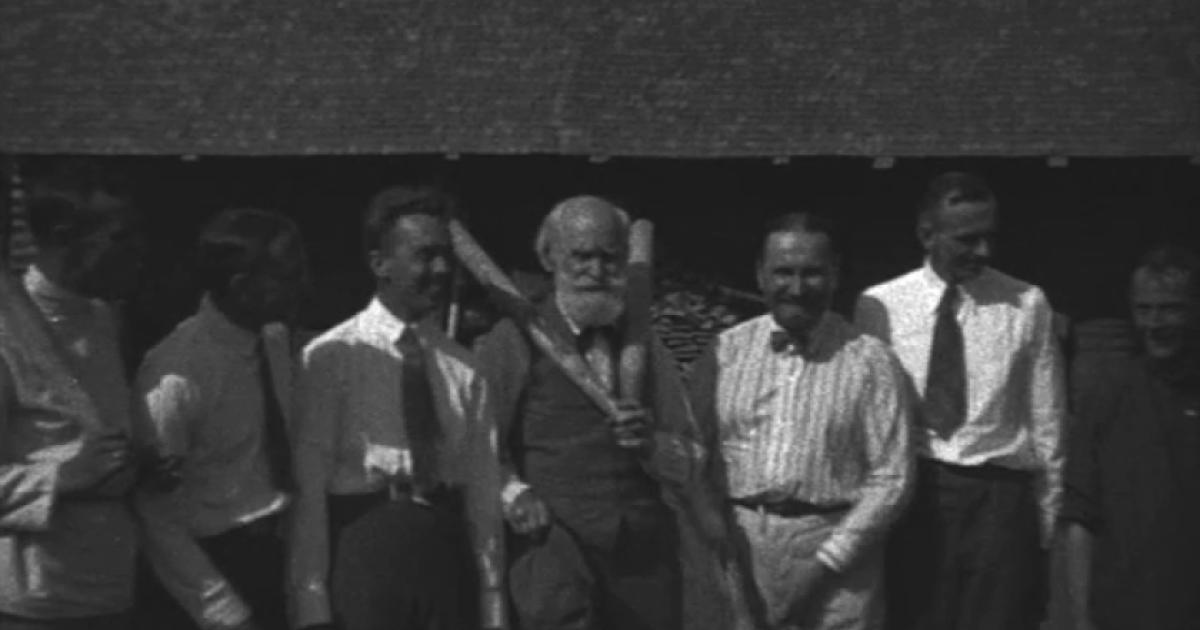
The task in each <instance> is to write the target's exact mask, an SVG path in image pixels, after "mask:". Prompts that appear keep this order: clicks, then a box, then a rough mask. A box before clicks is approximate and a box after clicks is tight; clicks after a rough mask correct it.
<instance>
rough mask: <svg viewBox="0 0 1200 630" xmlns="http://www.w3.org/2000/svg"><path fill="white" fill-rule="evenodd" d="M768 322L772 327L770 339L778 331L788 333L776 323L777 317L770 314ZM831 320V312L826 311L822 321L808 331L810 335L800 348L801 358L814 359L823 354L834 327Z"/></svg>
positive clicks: (768, 332) (769, 331)
mask: <svg viewBox="0 0 1200 630" xmlns="http://www.w3.org/2000/svg"><path fill="white" fill-rule="evenodd" d="M767 320H768V321H769V322H770V326H769V327H768V329H767V337H768V339H769V338H770V336H771V334H772V333H774V332H776V331H779V332H784V333H786V331H785V330H784V329H783V327H782V326H780V325H779V323H778V322H776V321H775V317H774V316H773V315H771V314H770V313H768V314H767ZM830 320H831V316H830V314H829V311H825V312H824V313H822V314H821V319H819V320H817V323H816V325H815V326H813V327H812V329H811V330H809V331H808V335H806V336H805V337H804V347H803V348H800V351H799V353H798V354H799V355H800V356H802V357H806V358H808V357H814V356H817V354H818V353H820V352H821V350H822V349H823V348H824V347H825V341H826V340H827V339H828V338H829V334H830V329H831V326H832V325H831V323H830Z"/></svg>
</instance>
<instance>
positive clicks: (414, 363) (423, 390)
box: [396, 324, 441, 495]
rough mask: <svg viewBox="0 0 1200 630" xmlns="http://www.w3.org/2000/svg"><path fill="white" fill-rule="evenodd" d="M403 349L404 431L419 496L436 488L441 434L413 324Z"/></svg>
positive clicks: (407, 329) (401, 344)
mask: <svg viewBox="0 0 1200 630" xmlns="http://www.w3.org/2000/svg"><path fill="white" fill-rule="evenodd" d="M396 347H397V348H398V349H399V350H400V388H401V389H400V395H401V400H402V407H403V409H402V410H401V411H402V413H403V414H404V431H405V433H406V434H407V437H408V448H409V454H410V456H411V459H412V484H413V490H414V492H416V493H417V494H418V495H421V494H427V493H429V492H432V491H433V490H434V488H435V487H436V486H437V479H438V475H437V440H438V436H439V434H440V433H441V431H440V427H439V425H438V417H437V407H436V406H435V404H434V400H433V388H432V386H431V385H430V383H429V374H428V373H427V372H426V370H425V351H424V350H423V349H422V348H421V342H420V340H419V339H417V333H416V331H415V330H414V329H413V326H412V325H411V324H409V325H406V326H405V327H404V332H403V333H401V335H400V340H399V341H398V342H397V343H396Z"/></svg>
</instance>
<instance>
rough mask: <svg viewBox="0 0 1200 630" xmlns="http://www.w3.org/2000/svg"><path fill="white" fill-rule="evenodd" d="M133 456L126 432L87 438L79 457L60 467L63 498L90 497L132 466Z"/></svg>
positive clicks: (108, 433) (67, 461) (111, 432)
mask: <svg viewBox="0 0 1200 630" xmlns="http://www.w3.org/2000/svg"><path fill="white" fill-rule="evenodd" d="M131 455H132V452H131V450H130V448H129V436H127V435H126V434H125V433H124V432H123V431H119V430H117V431H108V432H105V433H99V434H96V435H88V436H85V437H84V438H83V441H82V443H81V444H80V445H79V450H78V451H77V452H76V453H75V455H73V456H72V457H71V458H70V459H68V460H66V461H65V462H63V463H62V465H61V466H60V467H59V469H58V484H57V487H56V488H55V489H56V490H57V491H58V492H59V493H60V494H63V495H72V494H82V493H86V492H88V491H89V490H91V489H93V488H95V487H96V486H97V485H99V484H100V483H101V482H103V481H104V480H105V479H107V478H108V477H109V476H110V475H112V474H114V473H116V472H117V471H119V470H121V469H122V468H125V467H126V466H128V465H130V463H131V462H130V458H131Z"/></svg>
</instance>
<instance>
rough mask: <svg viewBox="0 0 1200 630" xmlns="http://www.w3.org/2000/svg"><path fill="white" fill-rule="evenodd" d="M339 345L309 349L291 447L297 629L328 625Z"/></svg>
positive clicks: (291, 567) (291, 564)
mask: <svg viewBox="0 0 1200 630" xmlns="http://www.w3.org/2000/svg"><path fill="white" fill-rule="evenodd" d="M338 348H339V346H338V345H337V344H336V343H330V344H328V345H315V346H310V347H309V348H308V349H306V350H305V352H304V356H303V361H302V363H301V367H300V374H299V377H298V384H299V387H298V388H297V389H296V391H297V401H298V402H297V404H296V418H297V422H296V430H295V435H296V438H295V440H294V443H293V450H294V458H293V461H294V465H295V474H296V485H297V489H296V490H297V492H296V503H295V505H294V507H293V510H294V511H293V514H292V524H291V532H290V535H289V536H288V564H287V583H288V599H289V607H290V611H289V614H290V616H291V619H292V623H293V625H294V626H295V627H304V626H308V625H316V624H322V623H329V622H330V621H331V620H332V618H333V616H332V612H331V609H330V604H329V565H330V548H329V522H328V505H327V503H328V495H327V491H328V485H329V484H328V481H329V476H330V474H331V471H332V470H333V463H334V462H333V458H334V439H335V436H336V434H337V427H338V424H339V423H340V421H341V420H340V419H341V417H342V413H343V409H342V406H343V404H342V401H343V393H344V388H343V387H342V385H341V383H340V381H339V379H340V378H342V374H341V370H340V367H339V356H340V354H339V352H338Z"/></svg>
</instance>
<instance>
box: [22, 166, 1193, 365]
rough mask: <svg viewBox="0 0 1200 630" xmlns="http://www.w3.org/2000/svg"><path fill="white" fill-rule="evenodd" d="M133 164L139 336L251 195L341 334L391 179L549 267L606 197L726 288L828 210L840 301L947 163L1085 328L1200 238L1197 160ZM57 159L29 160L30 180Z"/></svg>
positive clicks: (163, 319)
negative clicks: (417, 186)
mask: <svg viewBox="0 0 1200 630" xmlns="http://www.w3.org/2000/svg"><path fill="white" fill-rule="evenodd" d="M105 160H107V162H108V163H109V164H110V165H111V166H114V167H116V168H118V169H119V170H120V171H122V172H124V173H125V174H126V175H127V177H128V180H129V182H130V186H131V188H132V190H133V193H134V194H135V196H136V198H137V200H138V202H139V205H140V206H141V207H142V208H143V209H144V211H145V212H144V214H145V217H146V227H147V229H148V232H149V234H150V235H151V253H150V262H151V264H150V265H149V267H148V269H149V273H148V274H147V277H146V279H145V285H144V289H143V291H142V292H141V293H140V295H139V297H138V298H137V299H135V300H134V301H133V302H132V303H131V305H130V308H129V311H130V312H129V314H130V316H131V317H133V321H134V322H136V323H137V324H138V331H139V333H140V334H139V337H141V338H142V339H141V343H142V344H148V343H152V342H153V341H154V340H155V339H157V338H158V337H160V336H161V335H163V334H165V333H166V332H167V331H168V330H169V328H170V327H171V326H173V325H174V323H175V322H177V321H178V320H179V319H181V318H182V317H184V316H185V315H187V314H188V313H189V312H190V311H191V310H192V309H193V308H194V306H195V302H196V297H197V292H196V290H195V288H194V287H193V286H192V285H191V282H190V276H189V274H188V264H189V261H188V258H189V255H190V251H191V243H192V240H193V239H194V237H195V235H196V234H197V231H198V229H199V227H200V225H201V224H202V223H203V222H204V221H205V220H206V219H207V218H208V217H209V216H211V215H212V214H213V213H214V212H216V211H218V210H219V209H221V208H225V207H230V206H235V205H249V206H258V207H264V208H271V209H276V210H279V211H282V212H284V213H287V214H288V215H290V216H292V217H294V218H295V219H296V220H297V221H298V223H299V224H300V226H301V229H302V231H303V233H304V235H305V237H306V239H307V241H308V244H309V252H310V256H311V263H312V267H313V271H314V274H313V276H314V281H315V282H314V291H313V294H312V295H311V296H310V299H309V300H308V302H307V305H306V307H305V309H304V312H303V315H302V323H303V324H304V325H306V326H307V327H310V328H314V329H323V328H326V327H328V326H330V325H332V324H334V323H336V322H337V321H339V320H341V319H343V318H345V317H347V316H348V315H350V314H352V313H353V312H355V311H356V310H357V309H358V308H360V307H361V305H362V303H363V301H364V299H365V298H366V296H367V295H368V294H369V292H370V289H371V286H370V281H369V279H368V276H367V272H366V269H365V267H364V265H363V263H362V257H361V254H360V249H359V221H360V216H361V213H362V210H363V208H364V207H365V205H366V202H367V200H368V199H369V198H370V196H371V195H372V194H374V193H375V192H377V191H378V190H379V189H381V188H383V187H385V186H388V185H392V184H401V183H434V184H437V185H440V186H442V187H444V188H445V189H447V190H449V191H451V192H453V193H455V194H456V195H457V196H458V197H459V199H460V200H461V205H462V209H461V210H462V214H463V215H464V216H465V218H466V220H467V223H468V225H469V227H470V228H471V230H472V232H473V233H474V234H475V236H476V238H477V239H478V240H479V241H480V242H481V243H482V244H483V246H484V247H485V248H486V249H487V250H488V251H489V253H491V254H492V256H493V257H494V258H496V259H497V261H498V262H499V263H500V264H501V265H502V266H503V267H506V268H510V269H511V268H523V269H529V270H535V269H536V268H537V265H536V261H535V259H534V257H533V255H532V252H531V250H532V239H533V235H534V232H535V231H536V228H537V224H538V222H539V221H540V219H541V217H542V216H543V215H544V214H545V212H547V211H548V210H549V209H550V207H551V206H552V205H553V204H554V203H555V202H556V201H558V200H560V199H562V198H564V197H567V196H570V195H575V194H581V193H592V194H600V195H605V196H608V197H610V198H612V199H614V200H616V201H618V202H619V203H621V204H623V205H624V207H626V208H627V209H628V210H629V211H630V212H631V213H633V214H634V215H635V216H639V217H647V218H650V219H652V220H653V221H654V222H655V224H656V228H657V230H656V233H657V236H658V239H659V244H658V246H659V250H658V252H657V255H658V257H659V259H660V260H669V261H671V262H672V263H675V264H677V265H680V266H682V267H683V268H686V269H689V270H691V271H695V272H697V273H699V274H701V275H702V276H704V277H706V278H709V279H711V280H712V281H715V282H719V283H721V284H724V285H726V286H730V287H734V288H740V289H746V290H753V289H754V285H753V265H754V258H755V255H756V253H757V248H758V244H759V240H758V239H759V232H760V228H761V226H762V223H763V222H764V220H765V219H766V218H767V217H769V216H771V215H772V214H776V213H779V212H783V211H789V210H800V209H810V210H820V211H824V212H827V213H828V214H830V215H831V216H832V217H833V218H834V219H835V221H836V223H837V225H838V226H839V228H840V230H841V236H842V244H843V250H844V254H845V268H844V274H843V282H842V287H841V291H840V295H839V303H838V308H839V309H840V310H843V311H845V310H846V309H847V308H849V306H850V305H851V304H852V301H853V299H854V296H855V295H856V294H857V293H858V292H859V291H860V290H861V289H863V288H864V287H866V286H868V285H870V284H873V283H875V282H879V281H881V280H884V279H887V278H889V277H892V276H895V275H897V274H900V273H903V272H905V271H907V270H909V269H911V268H913V267H914V266H916V265H918V264H919V263H920V260H921V252H920V248H919V246H918V244H917V241H916V238H915V236H914V219H913V214H914V212H913V206H914V203H915V200H916V199H917V197H918V196H919V195H920V193H921V191H922V189H923V187H924V185H925V183H926V182H927V181H928V180H929V178H931V177H932V176H934V175H936V174H938V173H940V172H942V171H945V170H951V169H956V170H970V171H973V172H976V173H978V174H980V175H982V176H984V177H985V178H986V179H987V180H988V181H989V182H990V183H991V184H992V186H993V188H994V189H995V191H996V193H997V195H998V197H999V199H1000V207H1001V234H1000V238H999V243H998V251H997V259H996V264H995V266H996V267H997V268H999V269H1001V270H1003V271H1006V272H1008V273H1010V274H1012V275H1015V276H1017V277H1019V278H1022V279H1025V280H1028V281H1031V282H1034V283H1036V284H1038V285H1041V286H1042V287H1043V288H1044V289H1045V290H1046V292H1047V294H1048V295H1049V296H1050V299H1051V301H1052V303H1053V304H1054V306H1055V308H1056V309H1057V310H1058V311H1060V312H1062V313H1064V314H1066V315H1067V316H1069V317H1070V318H1071V319H1072V320H1074V321H1082V320H1086V319H1090V318H1096V317H1109V316H1123V315H1124V308H1125V306H1124V293H1125V281H1126V277H1127V274H1128V271H1129V269H1130V268H1131V266H1132V265H1133V264H1134V262H1135V261H1136V259H1137V257H1138V256H1139V255H1140V253H1141V252H1142V251H1144V250H1145V249H1146V248H1147V247H1148V246H1150V245H1151V244H1153V243H1155V242H1157V241H1160V240H1168V239H1169V240H1175V241H1179V242H1182V243H1184V244H1187V245H1194V244H1197V243H1200V238H1198V237H1200V230H1198V223H1200V221H1198V220H1197V218H1196V217H1197V210H1200V168H1198V167H1197V166H1194V165H1192V164H1191V163H1189V161H1188V160H1186V159H1182V158H1128V159H1124V158H1121V159H1116V158H1112V159H1072V160H1070V162H1069V164H1068V165H1067V166H1066V167H1062V168H1051V167H1049V166H1048V165H1047V162H1046V160H1044V159H1034V158H1030V159H1013V158H995V159H990V158H989V159H934V158H925V159H900V160H897V161H896V163H895V165H894V166H893V167H892V168H887V169H877V168H873V162H872V161H871V160H868V159H864V158H800V159H792V160H791V161H789V162H787V163H785V164H781V165H777V164H774V163H772V162H771V161H770V160H765V159H722V160H680V159H647V158H638V159H634V158H613V159H611V160H608V161H605V162H600V163H595V162H592V161H589V160H588V159H586V158H574V157H556V156H555V157H552V156H522V157H470V156H468V157H463V158H462V159H457V160H451V159H446V158H445V157H443V156H411V157H345V156H338V157H295V158H207V157H205V158H199V159H193V160H183V159H179V158H162V157H157V158H105ZM54 161H55V159H54V158H47V157H35V158H23V159H22V168H23V171H24V172H25V174H26V177H27V178H33V177H36V176H37V174H38V173H39V171H42V170H45V169H47V168H50V167H51V166H52V165H53V163H54Z"/></svg>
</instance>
